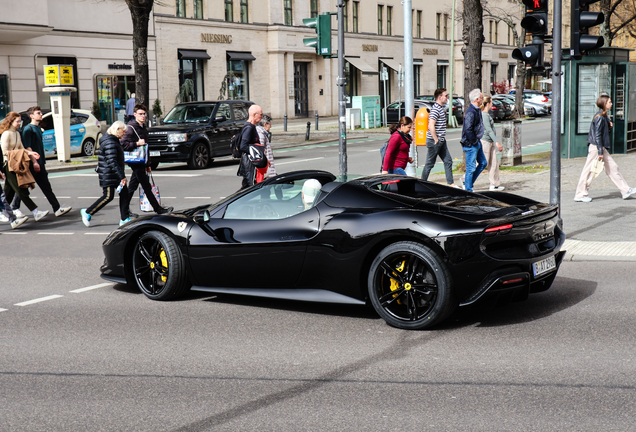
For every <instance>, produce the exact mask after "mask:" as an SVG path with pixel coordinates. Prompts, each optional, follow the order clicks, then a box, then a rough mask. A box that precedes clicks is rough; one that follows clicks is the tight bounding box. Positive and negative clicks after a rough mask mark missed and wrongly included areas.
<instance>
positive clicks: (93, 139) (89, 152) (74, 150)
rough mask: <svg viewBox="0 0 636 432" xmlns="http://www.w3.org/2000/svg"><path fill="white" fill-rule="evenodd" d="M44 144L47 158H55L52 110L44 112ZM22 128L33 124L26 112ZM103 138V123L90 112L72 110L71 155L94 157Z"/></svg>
mask: <svg viewBox="0 0 636 432" xmlns="http://www.w3.org/2000/svg"><path fill="white" fill-rule="evenodd" d="M42 114H43V116H42V121H41V122H40V128H42V143H43V145H44V155H45V157H47V158H48V157H54V156H55V155H56V154H57V144H56V142H55V128H54V126H53V115H52V113H51V110H49V109H43V110H42ZM20 117H21V120H22V127H24V126H26V125H28V124H29V123H31V118H30V117H29V116H28V115H27V113H26V111H22V112H21V113H20ZM101 136H102V127H101V123H100V121H99V120H97V118H95V116H94V115H93V114H92V113H91V112H90V111H88V110H80V109H72V110H71V154H72V155H82V156H93V155H94V154H95V150H96V149H97V147H98V146H99V138H100V137H101Z"/></svg>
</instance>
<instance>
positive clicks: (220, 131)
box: [208, 102, 234, 156]
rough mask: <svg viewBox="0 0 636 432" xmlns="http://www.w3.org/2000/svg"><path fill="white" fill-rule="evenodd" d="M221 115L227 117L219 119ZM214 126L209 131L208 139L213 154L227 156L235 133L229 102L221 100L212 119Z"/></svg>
mask: <svg viewBox="0 0 636 432" xmlns="http://www.w3.org/2000/svg"><path fill="white" fill-rule="evenodd" d="M219 117H225V120H223V121H217V119H219ZM211 124H212V127H211V128H210V129H209V131H208V139H209V140H210V146H211V147H212V148H211V151H212V155H213V156H227V155H229V154H230V153H231V151H230V140H231V139H232V135H234V133H233V131H234V126H233V124H234V122H233V119H232V109H231V108H230V104H229V103H228V102H219V103H218V104H217V107H216V112H215V113H214V118H213V119H212V123H211Z"/></svg>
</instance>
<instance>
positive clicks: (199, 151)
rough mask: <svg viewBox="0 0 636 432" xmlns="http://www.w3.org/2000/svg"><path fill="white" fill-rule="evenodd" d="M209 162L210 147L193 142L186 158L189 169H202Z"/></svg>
mask: <svg viewBox="0 0 636 432" xmlns="http://www.w3.org/2000/svg"><path fill="white" fill-rule="evenodd" d="M209 163H210V149H208V146H207V145H205V144H204V143H202V142H198V143H195V144H194V147H192V153H190V159H188V167H190V168H191V169H203V168H206V167H207V166H208V164H209Z"/></svg>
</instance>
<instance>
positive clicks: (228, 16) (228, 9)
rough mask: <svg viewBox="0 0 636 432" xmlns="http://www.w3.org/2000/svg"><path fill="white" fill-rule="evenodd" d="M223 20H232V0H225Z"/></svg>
mask: <svg viewBox="0 0 636 432" xmlns="http://www.w3.org/2000/svg"><path fill="white" fill-rule="evenodd" d="M225 21H227V22H232V21H234V0H225Z"/></svg>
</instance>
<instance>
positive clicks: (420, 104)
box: [386, 100, 433, 124]
mask: <svg viewBox="0 0 636 432" xmlns="http://www.w3.org/2000/svg"><path fill="white" fill-rule="evenodd" d="M414 104H415V113H416V114H417V110H419V109H420V108H428V109H429V110H430V109H431V108H433V104H432V103H429V102H425V101H421V100H415V101H414ZM398 108H399V109H398ZM404 110H405V107H404V102H401V103H400V102H394V103H392V104H390V105H389V106H387V107H386V121H387V123H388V124H394V123H397V122H398V121H400V117H402V116H404V115H406V114H405V113H404Z"/></svg>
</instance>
